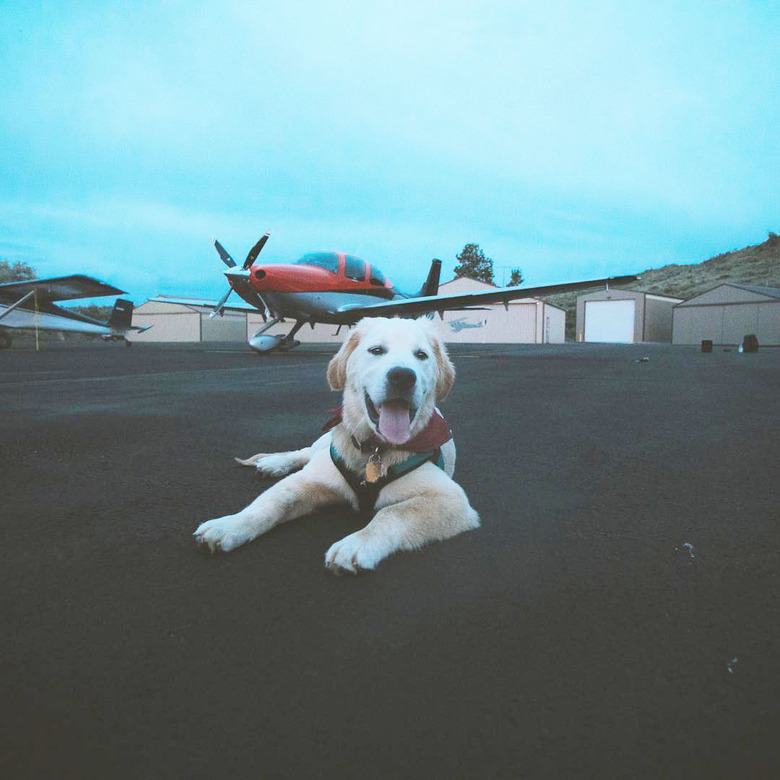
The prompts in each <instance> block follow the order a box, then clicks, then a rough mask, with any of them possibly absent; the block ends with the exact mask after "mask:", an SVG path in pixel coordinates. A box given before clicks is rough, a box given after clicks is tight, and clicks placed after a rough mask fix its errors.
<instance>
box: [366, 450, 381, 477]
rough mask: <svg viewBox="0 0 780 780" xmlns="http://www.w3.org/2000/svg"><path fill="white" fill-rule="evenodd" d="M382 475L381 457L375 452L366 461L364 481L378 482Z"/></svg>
mask: <svg viewBox="0 0 780 780" xmlns="http://www.w3.org/2000/svg"><path fill="white" fill-rule="evenodd" d="M381 476H382V459H381V458H380V457H379V455H378V454H377V453H376V452H375V453H374V454H373V455H372V456H371V457H370V458H369V459H368V463H366V482H378V481H379V479H380V477H381Z"/></svg>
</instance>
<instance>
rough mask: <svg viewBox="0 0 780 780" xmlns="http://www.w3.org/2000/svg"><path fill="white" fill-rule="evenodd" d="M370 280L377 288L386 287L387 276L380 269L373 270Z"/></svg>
mask: <svg viewBox="0 0 780 780" xmlns="http://www.w3.org/2000/svg"><path fill="white" fill-rule="evenodd" d="M370 280H371V284H375V285H376V286H377V287H384V286H385V281H386V280H385V275H384V274H383V273H382V272H381V271H380V270H379V269H378V268H372V269H371V276H370Z"/></svg>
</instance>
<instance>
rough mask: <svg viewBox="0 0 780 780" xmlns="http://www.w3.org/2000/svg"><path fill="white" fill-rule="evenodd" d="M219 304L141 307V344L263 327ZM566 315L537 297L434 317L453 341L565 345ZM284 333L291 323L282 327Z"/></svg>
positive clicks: (249, 314)
mask: <svg viewBox="0 0 780 780" xmlns="http://www.w3.org/2000/svg"><path fill="white" fill-rule="evenodd" d="M495 289H498V288H496V287H495V286H494V285H492V284H487V283H485V282H479V281H476V280H474V279H466V278H460V279H453V280H452V281H450V282H445V283H444V284H442V285H440V286H439V292H440V293H441V294H442V295H447V294H451V293H462V292H482V291H485V290H495ZM214 306H216V301H209V300H205V299H203V298H188V297H184V296H177V297H174V296H164V295H158V296H156V297H155V298H152V299H150V300H148V301H146V303H143V304H141V305H140V306H138V307H137V308H136V309H135V312H134V314H133V324H135V325H140V326H147V325H152V326H153V327H152V328H150V329H149V330H148V331H146V332H145V333H140V334H139V333H133V334H132V335H131V336H130V338H131V340H132V341H137V342H178V343H187V342H189V343H197V342H208V341H234V342H242V343H243V342H246V341H247V339H249V338H250V337H251V336H252V335H254V334H255V333H256V332H257V331H258V330H259V329H260V328H261V327H262V326H263V318H262V316H261V314H260V312H259V311H257V309H254V308H251V307H249V306H245V305H242V306H227V307H225V310H224V316H223V317H214V318H213V319H211V318H210V317H209V315H210V314H211V312H212V311H213V309H214ZM565 320H566V313H565V311H564V310H563V309H561V308H559V307H557V306H553V305H552V304H549V303H545V302H544V301H540V300H537V299H535V298H522V299H519V300H516V301H510V302H509V303H508V304H507V305H506V306H504V304H503V303H500V304H494V305H491V306H486V307H483V308H481V309H472V310H461V311H445V312H444V316H443V318H442V317H439V315H438V314H436V315H435V316H434V318H433V322H434V323H435V327H436V330H437V332H438V333H439V336H440V338H442V339H443V340H444V341H445V342H448V343H470V344H474V343H479V344H562V343H563V342H564V340H565V328H566V322H565ZM279 327H280V328H282V329H284V328H285V327H287V326H285V325H280V326H279ZM345 330H346V329H345V328H344V327H342V329H341V331H340V332H339V327H338V326H337V325H326V324H317V325H315V326H314V327H313V328H311V327H309V326H307V327H303V328H301V330H299V331H298V333H297V334H296V338H297V339H298V340H299V341H300V342H302V343H309V344H317V343H333V344H338V343H341V342H342V341H343V340H344V337H345Z"/></svg>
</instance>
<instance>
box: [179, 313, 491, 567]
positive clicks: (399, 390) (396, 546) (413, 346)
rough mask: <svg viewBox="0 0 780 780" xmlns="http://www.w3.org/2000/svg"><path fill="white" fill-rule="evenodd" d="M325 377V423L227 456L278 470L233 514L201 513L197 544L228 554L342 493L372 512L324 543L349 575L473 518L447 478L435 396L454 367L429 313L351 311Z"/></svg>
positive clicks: (330, 558) (444, 434) (329, 563)
mask: <svg viewBox="0 0 780 780" xmlns="http://www.w3.org/2000/svg"><path fill="white" fill-rule="evenodd" d="M327 377H328V383H329V384H330V387H331V389H333V390H341V391H343V405H342V407H341V409H340V410H338V411H337V413H336V414H335V415H334V416H333V417H332V419H331V420H330V421H329V423H328V426H327V427H328V428H329V429H328V430H327V431H326V432H325V433H324V434H323V435H322V436H320V438H319V439H317V440H316V441H315V442H314V443H313V444H312V445H311V446H310V447H306V448H304V449H301V450H296V451H292V452H281V453H274V454H266V453H259V454H257V455H254V456H252V457H251V458H248V459H246V460H240V459H238V458H236V460H237V461H238V462H239V463H241V464H242V465H246V466H252V467H254V468H255V469H256V470H257V471H258V472H259V473H260V474H261V475H263V476H269V477H284V479H282V480H280V481H279V482H277V483H276V484H275V485H273V486H272V487H270V488H269V489H268V490H266V491H265V492H264V493H262V494H261V495H260V496H258V498H256V499H255V500H254V501H253V502H252V503H251V504H249V506H247V507H246V508H245V509H242V510H241V511H240V512H237V513H236V514H233V515H226V516H225V517H220V518H217V519H215V520H209V521H207V522H205V523H202V524H201V525H200V526H199V527H198V529H197V530H196V531H195V534H194V536H195V539H196V541H197V542H198V543H199V544H200V545H202V546H204V547H206V548H208V550H210V551H211V552H216V551H222V552H229V551H230V550H233V549H235V548H236V547H239V546H240V545H242V544H246V543H247V542H249V541H251V540H253V539H256V538H257V537H258V536H260V535H262V534H264V533H267V532H268V531H270V530H271V529H272V528H273V527H274V526H276V525H278V524H279V523H284V522H287V521H288V520H293V519H295V518H296V517H301V516H303V515H306V514H309V513H311V512H313V511H315V510H317V509H320V508H322V507H325V506H328V505H331V504H336V503H342V502H347V503H349V504H350V505H351V506H352V508H353V509H355V510H357V511H359V512H360V513H361V514H363V515H364V516H366V518H368V517H370V518H371V519H370V521H369V522H368V523H367V525H366V526H365V527H364V528H362V529H361V530H359V531H356V532H355V533H352V534H350V535H349V536H346V537H345V538H344V539H341V540H340V541H338V542H336V543H335V544H333V545H332V546H331V547H330V549H329V550H328V551H327V552H326V554H325V566H326V567H327V568H328V569H330V570H331V571H332V572H334V573H335V574H341V573H343V572H349V573H351V574H357V573H359V572H361V571H370V570H373V569H375V568H376V567H377V565H378V564H379V563H380V561H382V560H384V559H385V558H387V557H388V556H389V555H392V554H393V553H395V552H398V551H400V550H415V549H417V548H419V547H422V546H423V545H425V544H426V543H428V542H431V541H434V540H443V539H448V538H450V537H452V536H455V535H457V534H460V533H462V532H464V531H469V530H472V529H475V528H478V527H479V525H480V520H479V516H478V514H477V513H476V512H475V511H474V509H472V507H471V505H470V504H469V501H468V498H467V497H466V494H465V493H464V491H463V489H462V488H461V487H460V486H459V485H458V484H457V483H455V482H454V481H453V479H452V475H453V472H454V469H455V443H454V441H453V439H452V435H451V433H450V430H449V426H448V425H447V423H446V422H445V421H444V419H443V417H442V416H441V414H440V412H439V410H438V409H437V407H436V404H437V402H440V401H441V400H443V399H444V398H445V397H446V396H447V394H448V393H449V391H450V389H451V387H452V384H453V382H454V380H455V369H454V367H453V365H452V362H451V361H450V359H449V357H448V355H447V352H446V350H445V348H444V346H443V344H442V343H441V342H440V341H439V339H438V337H437V336H436V334H435V333H434V331H433V329H432V327H431V326H430V323H429V321H428V320H422V321H418V320H410V319H384V318H375V319H374V318H371V319H363V320H361V321H360V322H359V323H358V324H357V325H356V326H355V328H354V329H353V330H352V332H351V333H350V335H349V337H348V338H347V340H346V341H345V342H344V343H343V344H342V346H341V348H340V349H339V351H338V352H337V353H336V355H335V356H334V357H333V359H332V360H331V361H330V363H329V365H328V373H327Z"/></svg>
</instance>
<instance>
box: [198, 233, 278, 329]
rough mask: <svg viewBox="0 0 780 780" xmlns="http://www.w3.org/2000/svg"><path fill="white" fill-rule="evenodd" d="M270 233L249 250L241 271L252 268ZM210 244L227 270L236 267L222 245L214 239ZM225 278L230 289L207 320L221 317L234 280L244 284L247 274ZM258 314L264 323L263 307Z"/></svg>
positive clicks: (234, 274)
mask: <svg viewBox="0 0 780 780" xmlns="http://www.w3.org/2000/svg"><path fill="white" fill-rule="evenodd" d="M270 235H271V233H270V231H269V232H267V233H266V234H265V235H264V236H263V237H262V238H261V239H260V240H259V241H258V242H257V243H256V244H255V245H254V246H253V247H252V248H251V249H250V250H249V254H248V255H247V256H246V260H244V265H243V266H242V267H243V270H244V271H249V269H250V268H251V267H252V264H253V263H254V262H255V260H257V256H258V255H259V254H260V252H262V251H263V247H264V246H265V244H266V241H268V238H269V237H270ZM211 241H212V243H213V244H214V249H216V250H217V254H218V255H219V256H220V258H221V260H222V262H223V263H224V264H225V265H226V266H227V267H228V268H235V267H236V261H235V260H234V259H233V258H232V257H231V256H230V255H229V254H228V252H227V250H226V249H225V247H223V246H222V244H220V243H219V241H217V239H216V238H212V239H211ZM226 276H227V277H228V284H229V285H230V288H229V289H228V291H227V292H226V293H225V294H224V295H223V296H222V300H220V302H219V303H218V304H217V305H216V306H215V307H214V311H212V312H211V314H209V319H214V317H221V316H222V311H223V310H224V308H225V304H226V303H227V300H228V298H229V297H230V296H231V294H232V292H233V290H235V289H236V288H235V287H234V286H233V284H234V281H233V280H234V279H235V283H236V284H246V277H247V276H248V274H243V273H241V272H237V273H236V272H234V273H232V274H230V273H227V274H226ZM238 294H239V295H241V297H242V298H245V295H244V294H242V292H240V291H239V292H238ZM253 297H257V299H258V301H260V302H262V299H261V298H260V297H259V296H257V295H256V294H254V295H253ZM252 305H255V303H254V302H252ZM260 314H261V315H262V317H263V322H266V319H267V318H266V312H265V306H264V305H263V307H262V308H261V309H260Z"/></svg>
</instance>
